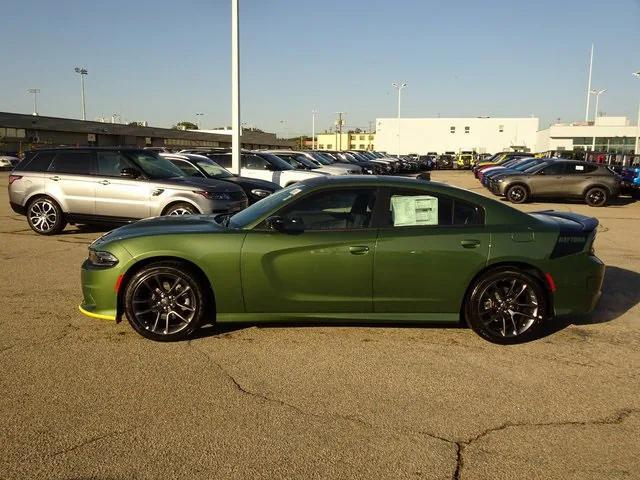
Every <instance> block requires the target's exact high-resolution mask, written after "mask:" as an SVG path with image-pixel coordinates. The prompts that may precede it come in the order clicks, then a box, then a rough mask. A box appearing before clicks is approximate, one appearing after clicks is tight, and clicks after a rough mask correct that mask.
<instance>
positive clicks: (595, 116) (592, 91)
mask: <svg viewBox="0 0 640 480" xmlns="http://www.w3.org/2000/svg"><path fill="white" fill-rule="evenodd" d="M606 91H607V89H606V88H605V89H603V90H596V89H592V90H590V91H589V93H590V94H591V95H595V96H596V112H595V113H594V114H593V128H595V127H596V122H597V121H598V105H599V104H600V95H602V94H603V93H604V92H606ZM595 150H596V134H595V131H594V133H593V142H592V143H591V151H592V152H595Z"/></svg>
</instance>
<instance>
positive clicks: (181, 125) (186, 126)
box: [171, 122, 198, 130]
mask: <svg viewBox="0 0 640 480" xmlns="http://www.w3.org/2000/svg"><path fill="white" fill-rule="evenodd" d="M171 128H174V129H176V130H198V125H196V124H195V123H193V122H178V123H176V124H175V125H174V126H173V127H171Z"/></svg>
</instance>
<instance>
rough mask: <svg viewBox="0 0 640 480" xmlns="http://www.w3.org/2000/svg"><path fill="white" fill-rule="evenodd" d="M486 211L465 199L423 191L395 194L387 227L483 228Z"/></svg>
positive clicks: (398, 192) (391, 198)
mask: <svg viewBox="0 0 640 480" xmlns="http://www.w3.org/2000/svg"><path fill="white" fill-rule="evenodd" d="M483 223H484V214H483V209H482V207H480V206H477V205H473V204H471V203H469V202H466V201H464V200H459V199H456V198H452V197H449V196H446V195H442V194H434V193H429V192H421V191H392V192H391V195H390V197H389V209H388V217H387V219H386V221H384V222H383V224H385V225H386V226H393V227H417V226H462V225H482V224H483Z"/></svg>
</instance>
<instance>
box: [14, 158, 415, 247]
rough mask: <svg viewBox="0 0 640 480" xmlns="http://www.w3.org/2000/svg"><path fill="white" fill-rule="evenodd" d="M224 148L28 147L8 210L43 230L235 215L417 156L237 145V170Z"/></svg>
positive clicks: (411, 164) (402, 165) (405, 164)
mask: <svg viewBox="0 0 640 480" xmlns="http://www.w3.org/2000/svg"><path fill="white" fill-rule="evenodd" d="M228 167H231V151H230V150H229V149H208V150H203V149H197V150H182V151H179V152H155V151H150V150H140V149H132V148H120V147H112V148H100V147H93V148H91V147H86V148H85V147H77V148H49V149H38V150H33V151H29V152H27V153H26V154H25V158H24V160H22V161H21V162H20V163H19V164H18V165H15V166H13V170H12V172H11V174H10V175H9V201H10V204H11V207H12V209H13V210H14V211H15V212H17V213H19V214H22V215H25V216H26V217H27V220H28V223H29V226H30V227H31V228H32V229H33V230H34V231H35V232H37V233H39V234H42V235H53V234H56V233H59V232H60V231H62V230H63V229H64V228H65V226H66V225H67V223H72V224H94V223H107V224H121V223H128V222H131V221H134V220H138V219H141V218H146V217H151V216H159V215H190V214H212V213H233V212H237V211H239V210H242V209H244V208H246V207H247V206H248V205H250V204H253V203H255V202H257V201H259V200H261V199H263V198H265V197H267V196H269V195H271V194H272V193H273V192H275V191H277V190H280V189H281V188H283V187H288V186H290V185H292V184H294V183H297V182H302V181H305V180H309V179H312V178H317V177H323V176H327V175H361V174H376V175H384V174H397V173H404V172H414V171H418V170H420V169H421V168H426V166H424V167H423V164H421V163H420V162H419V161H414V160H411V159H405V158H396V157H388V156H386V155H384V154H383V153H378V152H361V151H351V152H334V151H290V150H273V151H262V150H260V151H248V150H246V151H242V154H241V168H240V175H235V174H233V173H231V172H230V171H229V170H228V169H227V168H228Z"/></svg>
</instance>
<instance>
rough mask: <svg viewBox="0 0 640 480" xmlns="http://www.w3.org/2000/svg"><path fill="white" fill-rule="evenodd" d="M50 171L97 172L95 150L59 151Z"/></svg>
mask: <svg viewBox="0 0 640 480" xmlns="http://www.w3.org/2000/svg"><path fill="white" fill-rule="evenodd" d="M49 171H50V172H56V173H75V174H78V175H90V174H92V173H93V172H95V155H94V154H93V152H76V151H67V152H59V153H57V154H56V156H55V158H54V159H53V163H52V164H51V166H50V167H49Z"/></svg>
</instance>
